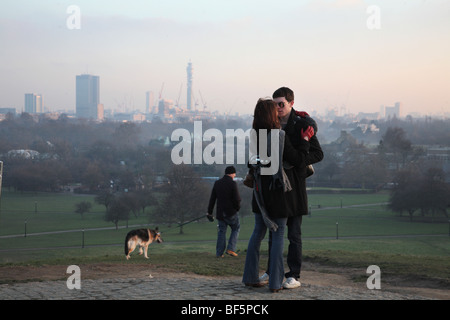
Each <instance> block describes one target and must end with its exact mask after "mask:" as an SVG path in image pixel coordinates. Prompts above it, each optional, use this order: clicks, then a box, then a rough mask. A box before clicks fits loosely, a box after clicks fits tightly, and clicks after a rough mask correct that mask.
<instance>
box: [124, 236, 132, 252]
mask: <svg viewBox="0 0 450 320" xmlns="http://www.w3.org/2000/svg"><path fill="white" fill-rule="evenodd" d="M130 238H131V232H128V234H127V236H126V237H125V256H128V250H129V249H128V240H130Z"/></svg>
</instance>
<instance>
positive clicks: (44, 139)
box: [0, 113, 450, 223]
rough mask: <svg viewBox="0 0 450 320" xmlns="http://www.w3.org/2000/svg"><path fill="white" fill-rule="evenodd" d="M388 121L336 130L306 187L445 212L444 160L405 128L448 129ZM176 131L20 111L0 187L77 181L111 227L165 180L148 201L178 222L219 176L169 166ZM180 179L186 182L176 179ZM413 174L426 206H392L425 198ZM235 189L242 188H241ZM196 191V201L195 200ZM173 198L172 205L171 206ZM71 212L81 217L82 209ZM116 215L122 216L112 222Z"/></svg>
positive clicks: (207, 168)
mask: <svg viewBox="0 0 450 320" xmlns="http://www.w3.org/2000/svg"><path fill="white" fill-rule="evenodd" d="M318 122H319V140H321V132H322V131H326V129H327V128H326V125H325V124H324V123H321V122H320V121H318ZM391 124H392V125H395V124H398V126H392V127H387V128H386V129H385V130H384V131H383V132H382V134H381V135H380V140H379V141H378V143H376V144H367V143H365V142H362V140H358V139H357V137H355V134H352V133H351V132H350V133H349V132H347V131H342V132H341V134H340V136H339V137H338V138H337V139H336V140H334V141H332V142H330V143H326V144H322V148H323V150H324V154H325V158H324V160H323V161H322V162H320V163H318V164H315V165H314V167H315V169H316V170H315V174H314V175H313V176H312V177H311V178H308V186H325V187H326V186H329V187H355V188H362V189H371V190H375V191H377V190H381V189H383V188H390V189H391V195H392V196H391V204H392V207H391V208H392V209H393V210H396V211H399V212H413V213H416V212H420V213H421V214H422V215H446V214H447V210H448V203H447V204H445V200H442V199H443V198H445V197H444V195H448V194H447V193H446V192H447V191H446V190H447V188H448V183H447V182H446V181H448V178H447V176H446V172H445V171H444V170H443V168H444V165H445V163H443V162H442V161H436V160H433V159H428V158H427V156H426V150H425V149H424V147H423V145H418V144H417V143H416V141H414V140H412V139H411V134H410V129H411V126H412V127H413V128H414V131H413V132H414V135H413V136H414V137H416V136H417V137H418V136H420V137H421V143H422V144H425V143H426V142H427V141H425V139H426V137H427V134H428V135H429V136H430V134H429V132H430V127H433V126H435V130H438V132H439V133H440V134H441V135H442V136H444V137H445V136H448V135H449V133H450V126H447V131H445V130H444V129H443V128H444V127H445V126H444V125H445V122H442V121H436V122H432V121H431V120H430V121H429V122H428V123H427V125H422V123H420V124H419V125H413V123H412V122H410V123H408V121H400V120H396V122H391ZM332 125H334V124H332ZM250 126H251V124H250V123H249V121H248V120H242V121H239V120H236V119H233V120H214V121H212V120H211V121H204V122H203V130H207V129H208V128H218V129H219V130H222V131H223V132H224V131H225V129H238V128H242V129H247V128H249V127H250ZM180 127H185V128H186V129H188V130H191V131H192V123H183V124H164V123H146V122H144V123H129V122H127V123H118V122H101V123H98V122H92V121H87V120H80V119H69V118H68V117H65V116H62V117H60V118H59V119H57V120H50V119H45V118H41V119H39V121H35V119H33V118H32V117H31V116H30V115H28V114H26V113H23V114H21V115H20V116H19V117H15V118H14V117H8V118H7V119H6V120H4V121H1V122H0V136H1V137H2V139H0V160H2V161H3V162H4V174H3V187H7V188H11V189H13V190H17V191H61V190H62V188H63V187H64V186H67V185H71V184H72V185H73V184H77V187H76V191H77V192H85V193H95V194H98V195H100V194H104V193H110V194H112V195H115V203H112V204H111V207H108V208H107V207H106V206H105V209H106V211H107V212H108V214H111V217H112V218H111V220H110V221H113V222H115V221H118V220H117V218H114V217H115V215H114V212H119V211H120V210H119V209H117V210H116V208H115V206H118V207H120V205H119V204H118V203H119V202H120V203H122V205H123V203H128V204H127V208H130V209H129V210H128V209H127V210H125V211H126V212H128V213H129V214H137V212H138V211H135V209H134V207H133V206H131V205H130V199H128V200H127V201H125V198H126V197H119V195H121V194H128V198H129V197H130V195H131V194H135V198H140V197H141V196H142V193H144V194H145V193H146V197H149V198H150V197H151V190H155V189H154V188H155V187H156V186H157V182H158V179H159V178H164V179H165V181H170V182H171V183H170V184H167V183H166V185H165V187H164V188H163V189H158V193H159V194H160V196H159V197H158V198H157V199H156V200H155V199H153V200H152V201H153V202H152V201H150V200H149V201H150V202H151V203H157V204H158V208H157V210H156V211H157V212H159V213H160V216H161V217H164V219H166V221H168V222H171V223H178V222H180V221H184V220H186V219H190V218H192V217H194V216H195V215H199V213H201V212H199V210H200V209H199V208H198V207H199V206H198V203H200V202H202V201H204V197H208V196H209V187H210V183H209V184H208V183H207V182H206V181H205V180H202V177H204V176H216V177H221V176H222V175H223V170H224V168H225V165H214V166H211V165H194V166H174V165H173V164H172V161H171V158H170V151H171V148H170V143H169V144H168V140H167V137H170V135H171V133H172V132H173V130H175V129H177V128H180ZM405 128H406V129H405ZM408 128H409V129H408ZM422 129H423V131H421V130H422ZM430 139H431V140H429V141H430V142H433V141H436V138H434V136H430ZM322 140H325V139H322ZM412 141H414V142H415V143H412ZM19 149H31V150H35V151H37V152H38V153H39V156H38V157H31V158H23V157H17V156H14V154H11V153H10V151H11V150H19ZM447 164H448V162H447ZM236 168H237V170H238V176H241V177H244V176H245V173H246V166H245V165H238V166H236ZM430 170H431V171H430ZM428 172H435V173H436V172H439V174H433V177H434V180H433V181H432V182H433V183H431V182H430V181H426V179H425V178H427V177H429V174H428ZM419 173H420V174H419ZM181 175H182V176H183V177H185V179H184V180H185V181H184V180H180V179H179V178H178V177H179V176H181ZM408 175H410V176H412V177H410V180H407V179H406V178H405V176H408ZM418 177H423V179H424V180H420V181H416V183H415V185H421V186H424V185H429V186H431V187H432V190H433V192H432V193H431V194H430V196H429V197H428V198H429V199H432V200H429V203H430V204H429V205H426V204H421V205H419V204H417V205H415V208H416V209H415V210H413V209H412V208H408V207H405V206H403V207H402V206H399V204H398V199H399V198H400V199H401V198H403V199H408V198H412V197H414V198H417V200H424V199H423V198H425V197H417V192H418V191H417V190H415V191H414V190H413V188H410V185H409V184H408V183H406V182H404V181H412V179H418ZM422 188H423V187H422ZM242 192H243V193H245V192H247V190H246V189H245V188H244V189H243V190H242ZM414 192H416V194H415V193H414ZM441 192H442V194H443V195H442V196H439V197H441V198H442V199H441V198H439V199H434V198H433V197H434V196H436V197H437V195H440V194H441ZM197 194H199V195H201V196H202V197H203V198H198V197H196V196H195V195H197ZM186 195H190V196H188V197H186ZM449 198H450V196H447V197H446V199H449ZM119 200H120V201H119ZM178 200H180V201H179V202H180V205H179V206H177V203H176V202H177V201H178ZM191 200H192V201H191ZM189 203H192V204H194V203H197V208H196V209H195V210H194V209H192V208H189V206H187V205H184V206H183V204H189ZM400 203H401V202H400ZM438 204H439V205H438ZM193 206H194V205H193ZM444 208H445V210H444ZM188 209H189V210H188ZM76 210H78V211H79V212H80V213H81V212H86V210H88V208H83V207H81V208H76ZM133 210H134V211H133ZM411 210H413V211H411ZM122 211H124V210H123V207H122ZM173 212H179V213H180V214H179V216H177V217H172V216H170V215H171V214H172V213H173ZM128 216H129V215H128ZM123 218H124V217H123V216H121V217H119V220H123Z"/></svg>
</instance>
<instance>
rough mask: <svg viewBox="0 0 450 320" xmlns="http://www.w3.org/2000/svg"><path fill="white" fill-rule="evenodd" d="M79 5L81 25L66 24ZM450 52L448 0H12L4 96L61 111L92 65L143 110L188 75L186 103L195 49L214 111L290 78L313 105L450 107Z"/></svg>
mask: <svg viewBox="0 0 450 320" xmlns="http://www.w3.org/2000/svg"><path fill="white" fill-rule="evenodd" d="M71 5H76V6H78V8H79V9H80V16H79V17H80V20H79V21H80V25H79V26H80V29H69V28H68V26H67V20H68V19H69V18H70V17H71V15H72V13H73V12H72V11H71V12H69V13H67V9H68V7H69V6H71ZM372 5H376V7H375V9H376V8H378V9H379V11H376V10H373V7H371V6H372ZM368 9H369V11H368ZM69 20H70V21H69V22H72V25H73V23H74V22H75V20H73V19H69ZM368 22H369V26H371V28H369V27H368ZM378 22H379V25H377V23H378ZM378 26H379V28H378ZM449 57H450V1H448V0H380V1H363V0H308V1H307V0H277V1H273V0H271V1H267V0H227V1H224V0H222V1H217V0H164V1H162V0H159V1H152V0H128V1H118V0H117V1H112V0H108V1H106V0H95V1H94V0H91V1H86V0H84V1H76V0H70V1H51V0H40V1H32V0H28V1H24V0H2V1H1V8H0V107H16V108H17V110H18V111H19V112H20V111H22V109H23V105H24V94H25V93H28V92H34V93H42V94H43V95H44V103H45V105H46V106H47V107H48V108H50V110H57V109H70V110H74V109H75V76H76V75H78V74H82V73H91V74H95V75H98V76H100V98H101V102H102V103H103V104H104V106H105V108H106V109H116V110H117V111H121V110H119V109H117V105H118V104H121V105H125V104H126V105H128V106H129V108H130V109H131V108H132V107H133V106H134V109H139V110H142V111H144V108H145V92H146V91H149V90H150V91H153V92H154V94H155V98H156V99H157V98H158V95H159V91H160V90H161V87H162V84H163V83H164V89H163V92H162V97H163V98H166V99H172V100H176V99H177V97H178V94H179V91H180V86H182V93H181V98H180V103H181V105H184V106H185V105H186V82H187V81H186V66H187V63H188V62H189V60H191V61H192V63H193V66H194V94H195V96H196V98H197V99H198V101H199V104H200V105H201V104H202V103H201V99H200V93H199V92H201V95H202V96H203V98H204V100H205V102H206V103H207V105H208V108H209V109H210V110H211V111H216V110H218V111H220V112H228V111H229V112H231V113H235V112H240V113H252V111H253V108H254V106H255V104H256V101H257V99H258V98H259V97H264V96H270V95H271V94H272V93H273V91H274V90H275V89H277V88H278V87H280V86H288V87H290V88H291V89H293V90H294V92H295V94H296V99H295V106H296V107H297V108H298V109H305V110H307V111H311V112H312V111H316V112H318V113H323V112H325V111H326V110H327V109H330V108H334V107H338V108H341V106H343V105H345V106H346V107H347V109H348V111H350V112H352V113H357V112H359V111H363V112H377V111H379V108H380V105H393V104H394V103H395V102H396V101H401V102H402V103H403V106H404V110H403V111H405V112H404V114H403V115H405V113H406V112H421V113H422V114H430V113H442V112H450V58H449ZM122 111H123V110H122Z"/></svg>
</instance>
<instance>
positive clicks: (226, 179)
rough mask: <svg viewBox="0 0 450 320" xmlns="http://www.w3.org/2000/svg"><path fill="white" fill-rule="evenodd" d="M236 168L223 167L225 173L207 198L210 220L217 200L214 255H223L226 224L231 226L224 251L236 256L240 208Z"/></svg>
mask: <svg viewBox="0 0 450 320" xmlns="http://www.w3.org/2000/svg"><path fill="white" fill-rule="evenodd" d="M235 177H236V169H235V168H234V167H233V166H229V167H227V168H226V169H225V175H224V176H223V177H222V178H221V179H219V180H217V181H216V182H215V183H214V187H213V189H212V191H211V197H210V199H209V205H208V213H207V216H208V218H209V219H210V220H211V219H212V212H213V209H214V205H215V203H216V200H217V208H216V218H217V220H218V223H219V230H218V234H217V245H216V257H218V258H220V257H223V253H224V251H225V247H226V240H227V239H226V235H227V228H228V226H229V227H230V228H231V234H230V239H229V240H228V246H227V250H226V253H227V254H229V255H230V256H233V257H237V253H236V245H237V238H238V236H239V230H240V228H241V226H240V223H239V215H238V212H239V209H240V208H241V197H240V195H239V191H238V187H237V184H236V182H235V181H234V180H233V179H234V178H235Z"/></svg>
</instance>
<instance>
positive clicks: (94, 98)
mask: <svg viewBox="0 0 450 320" xmlns="http://www.w3.org/2000/svg"><path fill="white" fill-rule="evenodd" d="M99 101H100V77H99V76H93V75H90V74H82V75H79V76H77V78H76V113H77V117H78V118H92V119H98V116H99V112H98V109H99Z"/></svg>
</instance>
